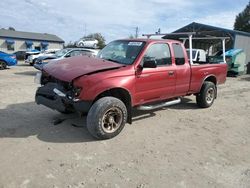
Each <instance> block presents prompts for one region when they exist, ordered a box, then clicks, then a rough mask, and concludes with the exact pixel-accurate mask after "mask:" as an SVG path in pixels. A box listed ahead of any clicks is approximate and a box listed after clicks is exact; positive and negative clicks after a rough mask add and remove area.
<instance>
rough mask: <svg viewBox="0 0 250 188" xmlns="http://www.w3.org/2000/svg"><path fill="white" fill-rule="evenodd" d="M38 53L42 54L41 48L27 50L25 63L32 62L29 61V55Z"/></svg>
mask: <svg viewBox="0 0 250 188" xmlns="http://www.w3.org/2000/svg"><path fill="white" fill-rule="evenodd" d="M37 54H40V51H39V50H35V49H34V50H31V51H27V52H26V55H25V61H24V62H25V63H30V61H29V56H31V55H37Z"/></svg>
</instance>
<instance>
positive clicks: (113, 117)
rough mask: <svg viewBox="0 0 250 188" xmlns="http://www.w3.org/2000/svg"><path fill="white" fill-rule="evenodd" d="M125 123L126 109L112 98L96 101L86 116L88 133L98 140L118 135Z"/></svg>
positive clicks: (121, 103)
mask: <svg viewBox="0 0 250 188" xmlns="http://www.w3.org/2000/svg"><path fill="white" fill-rule="evenodd" d="M126 121H127V108H126V106H125V105H124V103H123V102H122V101H121V100H119V99H117V98H114V97H103V98H101V99H99V100H97V101H96V102H95V103H94V104H93V105H92V107H91V108H90V110H89V113H88V116H87V128H88V131H89V132H90V133H91V134H92V135H93V136H94V137H96V138H98V139H109V138H113V137H115V136H116V135H118V134H119V133H120V132H121V131H122V129H123V128H124V126H125V123H126Z"/></svg>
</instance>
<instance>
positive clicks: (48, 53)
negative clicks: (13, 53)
mask: <svg viewBox="0 0 250 188" xmlns="http://www.w3.org/2000/svg"><path fill="white" fill-rule="evenodd" d="M59 50H60V49H48V50H45V51H42V52H40V53H39V54H31V55H30V56H29V57H28V59H27V63H29V64H30V65H34V63H35V61H36V60H37V58H38V57H40V56H44V55H46V56H53V55H54V54H55V53H56V52H57V51H59Z"/></svg>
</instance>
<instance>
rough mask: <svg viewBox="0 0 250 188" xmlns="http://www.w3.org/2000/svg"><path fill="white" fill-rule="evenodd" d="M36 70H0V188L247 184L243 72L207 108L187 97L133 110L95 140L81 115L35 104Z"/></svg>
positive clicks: (248, 134) (248, 85)
mask: <svg viewBox="0 0 250 188" xmlns="http://www.w3.org/2000/svg"><path fill="white" fill-rule="evenodd" d="M36 72H37V71H36V70H35V69H34V68H33V67H30V66H28V65H25V64H23V63H20V64H19V65H18V66H16V67H13V68H11V69H7V70H4V71H1V72H0V149H1V150H0V151H1V152H0V169H1V173H0V188H2V187H135V188H136V187H140V188H142V187H250V76H249V75H245V76H242V77H239V78H228V79H227V82H226V84H224V85H221V86H219V89H218V99H217V100H216V101H215V103H214V104H213V106H212V107H211V108H208V109H200V108H198V107H197V106H196V103H195V98H194V97H193V96H190V97H185V98H184V99H183V102H182V103H181V104H179V105H176V106H172V107H168V108H163V109H160V110H155V111H150V112H140V111H135V112H134V117H133V124H132V125H129V124H126V126H125V128H124V130H123V131H122V132H121V134H120V135H118V136H117V137H115V138H113V139H111V140H105V141H98V140H95V139H93V138H92V137H91V136H90V135H89V133H88V131H87V129H86V122H85V120H86V118H85V117H83V118H79V117H78V116H77V115H75V114H73V115H62V114H59V113H58V112H56V111H52V110H50V109H48V108H46V107H44V106H39V105H36V104H35V103H34V95H35V91H36V88H37V85H36V84H35V83H34V75H35V74H36ZM57 119H66V120H65V121H63V122H62V123H60V124H58V125H54V124H53V122H54V120H57Z"/></svg>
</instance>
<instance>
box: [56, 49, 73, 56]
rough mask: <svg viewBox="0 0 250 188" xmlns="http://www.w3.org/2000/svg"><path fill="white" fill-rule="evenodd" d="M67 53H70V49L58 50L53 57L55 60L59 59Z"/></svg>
mask: <svg viewBox="0 0 250 188" xmlns="http://www.w3.org/2000/svg"><path fill="white" fill-rule="evenodd" d="M68 51H70V49H62V50H59V51H57V52H56V53H55V56H56V57H57V58H59V57H62V56H63V55H64V54H66V53H67V52H68Z"/></svg>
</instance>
